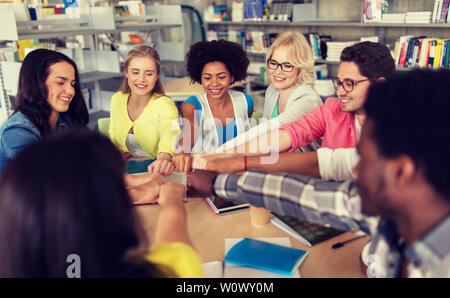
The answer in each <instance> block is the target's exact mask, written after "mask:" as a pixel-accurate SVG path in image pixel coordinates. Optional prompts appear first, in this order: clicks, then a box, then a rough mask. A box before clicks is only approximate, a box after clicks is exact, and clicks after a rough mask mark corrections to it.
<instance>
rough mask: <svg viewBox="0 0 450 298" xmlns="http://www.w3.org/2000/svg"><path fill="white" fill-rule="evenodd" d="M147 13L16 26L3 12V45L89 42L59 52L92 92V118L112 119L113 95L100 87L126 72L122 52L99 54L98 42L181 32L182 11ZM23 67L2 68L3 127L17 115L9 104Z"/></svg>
mask: <svg viewBox="0 0 450 298" xmlns="http://www.w3.org/2000/svg"><path fill="white" fill-rule="evenodd" d="M164 9H166V10H167V9H168V10H170V12H171V13H168V14H166V13H162V11H161V10H164ZM146 11H147V14H146V15H143V16H138V17H133V16H127V17H114V14H113V7H110V6H107V7H85V8H82V9H81V16H80V17H79V18H75V19H70V18H65V19H57V20H33V21H16V16H15V14H14V12H13V11H12V10H11V9H7V8H2V9H0V27H1V28H2V30H1V32H0V41H17V42H19V41H24V40H38V39H49V38H67V37H74V36H83V39H84V40H85V41H86V44H85V45H84V48H83V49H78V50H75V49H70V48H68V49H57V50H59V51H61V52H63V53H64V54H66V55H68V56H69V57H71V58H72V59H73V60H74V61H75V62H76V63H77V65H78V67H79V72H80V81H81V83H83V84H84V85H86V86H88V89H87V90H85V92H86V93H85V97H88V98H86V100H87V104H88V107H89V112H90V115H91V117H92V115H95V114H101V115H106V114H108V113H109V112H108V111H109V100H110V98H111V96H112V93H113V92H110V91H105V90H102V89H101V87H100V81H102V80H106V79H111V78H117V77H121V76H122V71H121V66H120V62H119V60H120V59H119V52H118V51H114V50H101V49H99V46H98V44H99V43H98V36H99V35H100V34H105V33H109V34H119V32H123V31H130V32H131V31H136V30H140V31H146V32H148V33H150V32H151V33H154V34H158V33H159V31H160V30H161V29H166V28H175V27H181V26H182V19H181V9H180V6H179V5H167V6H164V5H161V6H158V7H153V6H148V7H146ZM164 15H166V17H164ZM167 15H168V16H167ZM155 40H156V41H157V42H156V46H157V48H158V47H160V48H164V47H171V46H173V45H172V44H170V45H166V44H164V42H162V41H160V40H159V39H158V38H156V39H155ZM158 42H159V44H158ZM163 52H164V51H163ZM165 52H166V53H167V51H165ZM169 52H170V51H169ZM170 55H173V53H169V56H168V58H167V59H168V60H170V57H171V56H170ZM183 55H184V53H183ZM163 57H164V55H163ZM20 67H21V62H17V61H1V63H0V89H1V90H0V123H2V122H3V121H5V120H6V119H7V117H8V116H9V114H10V113H11V112H12V111H11V109H12V107H11V102H10V98H12V97H14V96H15V95H16V93H17V85H18V78H19V72H20ZM92 118H94V119H95V118H96V117H92Z"/></svg>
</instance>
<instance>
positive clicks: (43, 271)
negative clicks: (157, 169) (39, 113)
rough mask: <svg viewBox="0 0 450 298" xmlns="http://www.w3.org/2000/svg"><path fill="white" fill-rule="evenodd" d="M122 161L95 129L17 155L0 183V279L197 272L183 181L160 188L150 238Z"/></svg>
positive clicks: (186, 274) (197, 274) (199, 273)
mask: <svg viewBox="0 0 450 298" xmlns="http://www.w3.org/2000/svg"><path fill="white" fill-rule="evenodd" d="M123 173H124V162H123V159H122V156H121V154H120V152H119V150H117V149H116V148H115V146H114V145H113V144H112V143H111V142H110V141H109V140H108V138H106V137H105V136H102V135H100V134H97V133H94V132H90V131H81V132H80V131H73V132H66V133H63V134H61V135H55V136H52V137H49V138H47V139H45V140H43V141H41V142H37V143H34V144H32V145H30V146H28V147H27V148H25V149H24V150H23V151H21V152H19V153H18V154H17V155H16V156H15V158H14V159H13V160H11V162H10V163H8V165H7V166H6V168H5V175H4V176H3V177H2V180H1V181H0V277H69V276H70V275H71V274H77V270H76V269H74V270H73V271H71V270H69V268H68V267H69V265H70V264H71V263H68V260H69V257H73V256H78V257H79V260H80V263H79V264H80V267H79V270H78V277H202V274H203V273H202V266H201V261H200V258H199V256H198V255H197V253H196V252H195V251H194V249H193V248H192V243H191V240H190V238H189V235H188V233H187V228H186V211H185V207H184V203H183V200H184V198H185V196H186V190H185V188H184V186H182V185H180V184H173V183H167V184H164V185H161V188H160V192H159V198H158V203H159V205H160V208H161V209H160V212H159V216H158V221H157V226H156V230H155V231H154V235H155V236H154V243H153V245H152V246H151V247H150V250H148V247H147V245H148V243H147V240H146V239H145V233H144V231H143V227H142V226H141V224H140V222H139V220H138V217H137V214H136V210H135V209H134V207H132V205H131V200H130V197H129V194H128V192H127V189H126V187H125V184H124V180H123Z"/></svg>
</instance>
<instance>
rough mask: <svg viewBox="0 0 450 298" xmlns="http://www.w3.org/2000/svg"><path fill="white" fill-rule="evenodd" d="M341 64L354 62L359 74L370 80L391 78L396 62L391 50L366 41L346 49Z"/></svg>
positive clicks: (379, 44)
mask: <svg viewBox="0 0 450 298" xmlns="http://www.w3.org/2000/svg"><path fill="white" fill-rule="evenodd" d="M341 62H354V63H356V64H357V65H358V68H359V72H360V73H361V74H362V75H363V76H365V77H367V78H370V79H377V78H379V77H385V78H387V77H389V76H390V75H392V74H393V73H394V72H395V61H394V58H392V55H391V52H390V51H389V49H388V48H387V47H386V46H385V45H384V44H382V43H379V42H370V41H364V42H359V43H357V44H354V45H352V46H350V47H346V48H345V49H344V50H343V51H342V53H341Z"/></svg>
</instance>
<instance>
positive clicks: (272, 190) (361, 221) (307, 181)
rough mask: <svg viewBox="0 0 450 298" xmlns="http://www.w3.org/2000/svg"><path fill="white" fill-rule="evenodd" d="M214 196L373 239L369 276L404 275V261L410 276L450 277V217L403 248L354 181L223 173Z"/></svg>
mask: <svg viewBox="0 0 450 298" xmlns="http://www.w3.org/2000/svg"><path fill="white" fill-rule="evenodd" d="M213 187H214V192H215V193H216V194H217V195H218V196H220V197H223V198H227V199H231V200H236V201H242V200H245V201H248V202H249V203H250V204H252V205H254V206H258V207H264V208H266V209H269V210H271V211H273V212H276V213H279V214H282V215H290V216H295V217H297V218H300V219H301V220H307V221H311V222H314V223H319V224H328V225H330V226H332V227H334V228H337V229H342V230H351V231H363V232H365V233H366V234H368V235H371V236H372V240H371V242H370V244H369V245H368V247H367V248H368V251H367V254H366V257H367V261H368V264H367V265H368V269H367V272H366V274H367V276H369V277H400V274H401V266H402V264H403V261H404V258H406V259H407V260H408V261H409V262H408V266H407V269H406V270H407V274H408V276H409V277H450V241H449V240H448V239H449V235H450V216H449V217H447V218H446V219H445V220H443V221H442V222H441V223H440V224H439V225H438V226H436V227H435V228H434V229H433V230H431V231H429V232H428V233H427V234H426V235H425V236H424V237H423V238H422V239H420V240H418V241H416V242H415V243H413V244H411V245H408V246H406V245H404V243H403V240H402V238H401V236H400V235H399V234H398V233H397V229H396V227H395V225H394V223H393V222H392V221H390V220H387V219H385V218H380V217H371V216H367V215H365V214H364V213H362V211H361V199H360V197H359V196H358V193H357V188H356V183H355V181H344V182H326V181H323V180H321V179H315V178H312V177H307V176H303V175H298V174H268V173H263V172H259V171H249V172H245V173H244V174H243V175H225V174H223V175H219V176H217V178H216V179H215V182H214V186H213Z"/></svg>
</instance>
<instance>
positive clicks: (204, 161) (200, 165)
mask: <svg viewBox="0 0 450 298" xmlns="http://www.w3.org/2000/svg"><path fill="white" fill-rule="evenodd" d="M230 156H231V157H230ZM192 168H193V169H200V170H207V171H213V172H218V173H224V174H232V173H236V172H239V171H243V170H244V157H243V156H239V155H236V154H227V153H224V154H194V156H193V161H192Z"/></svg>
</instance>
